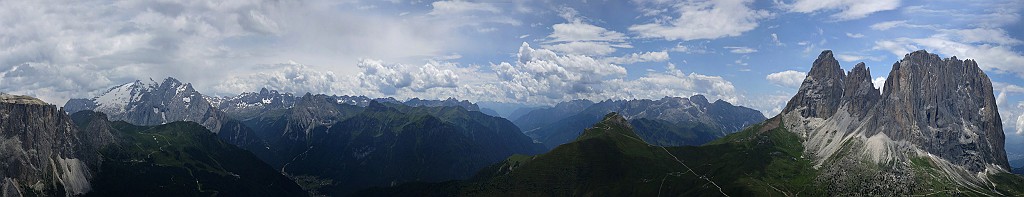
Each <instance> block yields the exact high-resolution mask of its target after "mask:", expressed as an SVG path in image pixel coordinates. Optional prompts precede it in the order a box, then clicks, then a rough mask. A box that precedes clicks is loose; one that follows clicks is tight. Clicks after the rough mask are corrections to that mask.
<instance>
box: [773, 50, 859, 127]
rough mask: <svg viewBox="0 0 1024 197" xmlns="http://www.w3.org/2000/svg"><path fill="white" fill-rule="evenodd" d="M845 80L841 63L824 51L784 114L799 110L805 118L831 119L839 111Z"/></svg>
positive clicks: (787, 104)
mask: <svg viewBox="0 0 1024 197" xmlns="http://www.w3.org/2000/svg"><path fill="white" fill-rule="evenodd" d="M844 78H846V75H845V74H843V69H842V68H840V67H839V61H836V59H835V58H834V57H832V51H830V50H825V51H822V52H821V54H820V55H818V59H816V60H814V64H813V65H812V66H811V71H810V72H808V73H807V77H806V78H804V82H803V83H802V84H801V85H800V91H798V92H797V93H796V96H793V98H792V99H790V100H789V102H788V103H786V108H785V109H783V110H782V112H783V113H788V112H791V111H796V110H799V111H800V113H801V116H803V117H816V118H828V117H831V116H832V114H834V113H835V112H836V110H838V109H839V102H840V99H841V98H842V97H843V85H844V83H843V79H844Z"/></svg>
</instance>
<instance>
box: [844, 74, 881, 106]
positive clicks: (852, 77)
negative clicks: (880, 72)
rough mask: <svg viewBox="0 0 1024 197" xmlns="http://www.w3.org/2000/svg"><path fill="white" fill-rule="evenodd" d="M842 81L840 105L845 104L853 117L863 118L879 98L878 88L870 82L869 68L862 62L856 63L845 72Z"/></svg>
mask: <svg viewBox="0 0 1024 197" xmlns="http://www.w3.org/2000/svg"><path fill="white" fill-rule="evenodd" d="M844 83H845V84H844V85H843V98H842V101H841V105H842V106H846V110H847V112H849V113H850V114H851V115H852V116H853V117H857V118H864V117H865V116H867V113H868V110H870V109H871V108H872V107H874V105H875V103H878V100H879V99H881V95H880V94H878V88H875V86H874V84H872V83H871V70H870V69H868V68H867V66H865V65H864V62H861V63H858V64H857V65H856V66H854V67H853V70H850V72H849V73H847V75H846V80H845V81H844Z"/></svg>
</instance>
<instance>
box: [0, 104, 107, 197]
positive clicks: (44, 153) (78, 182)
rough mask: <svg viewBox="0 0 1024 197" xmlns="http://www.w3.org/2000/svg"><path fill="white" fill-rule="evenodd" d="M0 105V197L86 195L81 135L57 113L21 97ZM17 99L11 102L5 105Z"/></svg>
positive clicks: (89, 162) (91, 160) (86, 161)
mask: <svg viewBox="0 0 1024 197" xmlns="http://www.w3.org/2000/svg"><path fill="white" fill-rule="evenodd" d="M4 97H5V99H0V166H3V167H2V168H0V187H2V190H0V195H2V196H21V195H25V194H40V195H44V196H58V195H80V194H84V193H86V192H89V191H90V189H91V188H90V184H89V181H90V180H91V179H92V176H93V174H92V173H91V172H90V169H89V166H94V165H97V163H98V162H99V160H98V157H85V156H88V155H89V153H88V152H87V151H83V149H85V148H83V143H84V142H82V141H81V140H80V138H81V137H83V136H81V133H79V131H78V130H77V129H76V128H75V126H74V124H73V123H72V122H71V118H69V117H68V116H67V115H66V114H65V113H64V111H63V110H60V109H58V108H57V107H56V106H53V105H50V104H46V103H43V102H42V101H39V100H38V99H34V98H31V97H25V96H11V95H7V96H4ZM9 98H17V99H9Z"/></svg>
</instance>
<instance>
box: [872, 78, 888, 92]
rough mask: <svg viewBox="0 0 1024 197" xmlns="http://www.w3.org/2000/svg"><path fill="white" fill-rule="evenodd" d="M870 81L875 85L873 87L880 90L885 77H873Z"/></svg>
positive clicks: (883, 84)
mask: <svg viewBox="0 0 1024 197" xmlns="http://www.w3.org/2000/svg"><path fill="white" fill-rule="evenodd" d="M871 83H872V84H874V85H875V88H878V91H882V88H883V87H885V77H875V79H872V80H871Z"/></svg>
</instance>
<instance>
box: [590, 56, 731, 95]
mask: <svg viewBox="0 0 1024 197" xmlns="http://www.w3.org/2000/svg"><path fill="white" fill-rule="evenodd" d="M665 70H666V71H665V72H653V73H648V74H647V75H646V76H643V77H640V78H638V79H636V80H632V81H627V80H623V79H615V80H611V81H609V82H608V83H606V84H607V85H608V86H609V87H608V88H607V89H608V90H609V92H606V93H605V95H599V97H593V98H591V99H592V100H603V99H608V98H616V99H618V98H647V99H657V98H661V97H665V96H691V95H695V94H701V95H705V96H707V97H708V99H711V100H715V99H721V100H724V101H728V102H731V103H737V102H741V101H742V100H741V99H742V97H740V96H739V95H737V93H736V88H735V87H734V86H733V85H732V82H730V81H728V80H725V79H724V78H722V77H719V76H708V75H702V74H697V73H690V74H686V73H684V72H683V71H681V70H679V69H677V68H676V67H675V64H672V63H669V64H668V65H667V67H666V69H665Z"/></svg>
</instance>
